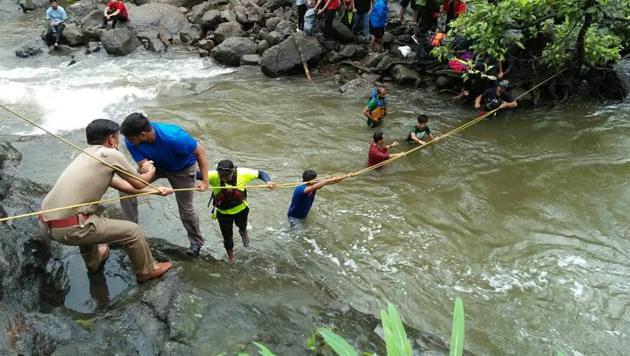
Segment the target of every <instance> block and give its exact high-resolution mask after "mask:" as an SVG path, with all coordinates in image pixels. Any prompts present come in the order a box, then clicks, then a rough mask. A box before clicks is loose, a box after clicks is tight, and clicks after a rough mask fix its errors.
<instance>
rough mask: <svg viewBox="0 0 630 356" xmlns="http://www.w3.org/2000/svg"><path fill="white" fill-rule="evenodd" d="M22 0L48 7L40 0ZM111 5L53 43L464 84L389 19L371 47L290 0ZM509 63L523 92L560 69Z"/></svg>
mask: <svg viewBox="0 0 630 356" xmlns="http://www.w3.org/2000/svg"><path fill="white" fill-rule="evenodd" d="M21 3H22V5H24V6H26V8H29V9H36V11H42V9H41V6H42V4H40V3H39V2H32V1H30V0H21ZM14 6H17V5H14ZM104 6H105V5H104V3H102V2H99V1H94V0H81V1H78V2H75V3H73V4H72V5H70V6H67V12H68V14H69V16H70V21H69V23H68V26H66V29H65V30H64V32H63V34H64V42H65V44H66V45H64V46H62V47H61V48H60V49H57V50H51V51H50V52H49V53H50V54H51V55H58V54H62V55H72V56H73V59H72V61H74V62H76V61H77V60H80V59H81V56H84V55H88V54H90V53H93V52H95V51H99V50H100V49H101V48H103V49H104V50H105V51H107V53H109V54H111V55H115V56H124V55H127V54H129V53H132V52H134V51H137V50H143V49H144V50H146V51H148V52H155V53H163V52H165V51H168V50H169V49H172V48H173V47H178V48H185V49H187V50H189V51H190V52H191V54H193V55H199V56H201V57H208V56H211V57H212V58H214V59H215V60H216V61H217V62H219V63H222V64H224V65H228V66H240V65H258V66H260V68H261V70H262V72H263V73H265V74H266V75H268V76H271V77H277V76H284V75H292V74H300V73H302V74H303V73H304V71H305V69H304V67H303V62H305V63H306V64H307V66H308V67H310V68H311V69H315V72H314V75H315V76H316V77H321V76H331V77H332V78H333V79H334V81H335V83H336V84H338V85H339V86H341V88H340V91H342V92H343V91H344V90H345V87H344V86H343V85H345V84H348V85H350V86H351V87H352V86H358V85H360V86H361V87H362V88H365V87H366V86H368V87H369V86H371V85H373V83H374V82H377V81H378V82H393V83H397V84H399V85H403V86H409V87H429V88H432V89H434V90H435V91H436V92H443V93H450V94H449V95H450V96H454V95H455V94H457V93H460V92H461V90H462V75H461V73H457V72H454V71H452V70H450V69H448V68H447V66H446V63H441V62H439V61H437V60H436V59H435V58H433V57H431V56H430V55H427V54H426V53H425V52H426V51H425V49H424V47H422V46H419V45H418V44H417V43H416V42H415V41H414V40H413V39H412V34H413V29H412V28H411V27H410V26H407V25H406V24H401V23H392V24H389V25H388V27H387V31H386V32H385V36H384V42H385V48H386V51H385V52H382V53H369V52H368V48H367V45H366V43H365V42H364V40H365V39H358V42H357V41H356V39H355V38H354V36H353V34H352V31H351V30H349V29H348V27H346V26H345V25H343V24H342V23H341V22H339V21H338V20H335V22H334V38H335V40H325V39H324V38H323V37H322V36H319V35H318V36H314V37H308V36H306V35H304V34H303V33H296V32H295V29H296V12H295V9H294V5H293V1H290V0H234V1H229V0H208V1H204V2H201V1H200V0H165V1H144V0H142V1H136V2H135V4H132V3H127V5H126V6H127V8H128V12H129V17H130V21H129V22H128V23H124V24H119V25H118V27H117V28H116V29H113V30H105V29H102V28H101V25H102V22H101V18H102V12H103V8H104ZM398 11H399V5H398V3H393V4H391V6H390V18H395V17H396V14H397V13H398ZM39 53H41V52H40V50H39V48H37V46H32V45H28V46H25V47H23V48H19V49H16V54H17V55H18V56H24V57H27V56H32V55H38V54H39ZM74 62H71V63H74ZM504 66H505V74H506V78H508V79H510V81H511V83H512V86H513V88H514V90H515V94H516V95H519V94H521V93H523V92H525V91H526V90H527V89H529V88H531V87H533V86H534V85H536V84H537V83H539V82H540V81H542V80H544V79H545V78H546V77H548V76H550V75H551V74H553V72H552V71H549V70H544V69H542V70H541V69H540V68H539V69H538V70H539V72H537V74H536V75H532V73H531V71H532V69H531V67H530V66H527V65H522V64H520V63H519V62H518V61H517V60H515V59H514V58H512V59H511V60H509V61H508V62H507V63H505V65H504ZM618 74H619V73H618V72H616V71H614V70H612V69H601V70H593V71H591V72H589V73H588V74H587V75H586V82H587V85H585V86H584V88H585V89H584V90H583V94H584V95H585V96H589V95H592V94H591V93H593V92H595V93H596V94H597V95H598V96H600V97H602V98H605V99H612V100H621V99H623V98H624V97H625V96H626V95H627V93H628V91H629V90H628V86H627V84H624V82H623V80H622V79H620V78H619V77H618ZM569 82H570V80H569V79H563V78H562V77H559V78H558V79H556V80H554V81H553V82H551V83H549V84H548V85H546V86H545V87H544V88H542V89H541V90H539V91H537V92H535V93H532V94H531V95H528V96H526V97H524V98H522V100H521V106H525V107H527V106H532V105H539V104H541V103H544V102H548V101H553V102H562V101H564V100H566V99H567V98H568V96H569V94H570V93H574V92H576V89H575V88H574V84H573V83H569ZM481 87H484V86H483V85H482V86H481ZM364 90H365V89H364ZM476 91H479V88H477V89H475V90H473V92H472V93H471V97H472V96H473V95H476V94H477V93H476ZM362 95H366V94H365V93H362ZM469 100H470V98H469Z"/></svg>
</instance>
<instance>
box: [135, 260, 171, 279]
mask: <svg viewBox="0 0 630 356" xmlns="http://www.w3.org/2000/svg"><path fill="white" fill-rule="evenodd" d="M171 267H173V263H172V262H168V261H167V262H159V263H156V264H154V265H153V271H151V272H149V273H136V280H137V281H138V283H142V282H146V281H148V280H150V279H153V278H156V277H160V276H161V275H163V274H164V273H166V271H168V270H169V269H171Z"/></svg>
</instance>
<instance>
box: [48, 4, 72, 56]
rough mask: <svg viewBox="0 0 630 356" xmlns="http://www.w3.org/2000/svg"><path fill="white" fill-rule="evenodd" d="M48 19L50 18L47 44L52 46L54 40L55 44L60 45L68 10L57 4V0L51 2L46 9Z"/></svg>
mask: <svg viewBox="0 0 630 356" xmlns="http://www.w3.org/2000/svg"><path fill="white" fill-rule="evenodd" d="M46 19H47V20H48V30H47V31H46V44H48V45H49V46H50V44H51V43H53V40H54V46H55V47H57V46H59V41H60V40H61V34H62V33H63V29H64V27H66V25H65V23H64V22H65V21H66V19H68V16H67V15H66V10H64V9H63V7H61V6H59V5H57V1H56V0H52V1H51V2H50V7H49V8H48V9H47V10H46Z"/></svg>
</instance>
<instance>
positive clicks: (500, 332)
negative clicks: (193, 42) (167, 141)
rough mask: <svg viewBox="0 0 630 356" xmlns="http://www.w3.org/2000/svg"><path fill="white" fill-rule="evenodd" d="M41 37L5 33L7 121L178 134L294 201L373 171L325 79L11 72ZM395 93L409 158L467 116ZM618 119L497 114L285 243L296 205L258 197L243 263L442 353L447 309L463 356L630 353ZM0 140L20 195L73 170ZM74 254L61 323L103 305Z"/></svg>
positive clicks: (185, 66)
mask: <svg viewBox="0 0 630 356" xmlns="http://www.w3.org/2000/svg"><path fill="white" fill-rule="evenodd" d="M16 24H19V25H20V26H21V27H20V28H19V29H18V28H16ZM38 26H39V19H38V17H37V16H35V15H29V16H27V17H19V18H17V19H13V20H9V21H6V22H4V23H2V24H0V31H2V32H3V33H5V34H6V38H7V39H8V41H1V42H2V44H0V46H1V47H2V49H3V52H4V53H3V54H2V55H0V84H1V85H2V90H1V94H0V103H2V104H5V105H9V106H10V107H12V108H14V109H15V110H17V111H19V112H21V113H24V114H26V115H28V116H29V117H32V118H34V119H35V120H37V121H38V122H40V123H42V124H44V125H46V126H47V127H49V128H51V129H52V130H55V131H57V132H60V133H61V134H62V135H63V136H64V137H66V138H68V139H71V140H73V141H74V142H79V143H80V142H83V140H84V138H83V128H84V127H85V125H86V124H87V123H88V122H89V121H90V120H92V119H94V118H97V117H107V118H112V119H114V120H117V121H121V120H122V118H124V115H125V114H126V113H129V112H131V111H135V110H141V111H144V112H146V113H148V114H149V115H150V116H151V117H152V118H153V119H154V120H157V121H168V122H174V123H177V124H179V125H181V126H182V127H184V128H185V129H187V130H188V131H189V132H190V133H191V134H193V135H194V136H195V137H196V138H197V139H198V140H199V141H200V142H201V143H202V144H203V145H204V146H205V147H206V149H207V150H208V152H209V157H210V163H211V164H213V163H215V162H217V161H218V160H220V159H224V158H230V159H233V160H234V161H235V162H237V164H238V165H239V166H242V167H251V168H259V169H264V170H267V171H268V172H270V173H271V175H272V176H273V178H274V180H276V181H278V182H288V181H296V180H297V179H299V176H300V174H301V172H302V171H303V170H304V169H307V168H308V169H315V170H317V171H318V172H320V174H321V175H330V174H337V173H343V172H349V171H354V170H358V169H360V168H362V167H363V165H364V163H365V161H366V158H367V147H368V145H369V143H370V140H371V135H372V131H370V130H368V129H366V127H365V124H364V122H363V121H362V120H361V116H360V111H361V109H362V106H363V104H364V98H363V97H362V95H367V94H362V95H354V96H341V95H339V93H338V92H337V90H336V89H337V88H336V87H335V86H334V85H333V84H332V80H330V79H327V78H317V79H316V81H315V82H314V83H308V82H306V81H305V80H304V79H303V78H301V77H293V78H281V79H269V78H266V77H264V76H263V75H262V74H261V73H260V71H259V69H258V68H240V69H235V70H232V69H227V68H223V67H220V66H217V65H216V64H214V63H213V62H212V61H211V60H205V59H198V58H194V57H193V56H191V54H188V53H169V54H168V55H166V56H163V57H158V56H154V55H150V54H143V53H136V54H134V55H132V56H130V57H127V58H111V57H107V56H106V55H104V54H96V55H94V56H92V57H88V58H83V59H81V60H80V61H79V63H77V64H76V65H74V66H72V67H67V66H66V63H67V59H65V58H57V57H48V56H46V55H44V56H41V57H39V58H34V59H27V60H18V59H17V58H15V57H13V56H12V50H13V49H15V48H16V47H18V46H19V45H21V44H23V42H25V41H26V40H27V39H30V38H32V37H33V34H36V33H38ZM9 50H11V51H9ZM390 92H391V95H390V106H391V110H390V115H389V118H388V121H387V122H386V123H385V125H384V127H383V130H384V131H385V134H386V139H388V140H398V141H401V143H402V145H401V146H400V149H401V150H405V149H409V148H411V147H412V146H409V145H407V144H406V143H404V142H403V141H404V137H405V136H406V129H407V127H408V125H410V124H412V123H413V118H414V115H416V114H417V113H420V112H423V113H427V114H428V115H429V116H430V117H431V121H430V125H431V128H432V129H433V130H434V131H435V132H436V133H437V134H440V133H443V132H446V131H448V130H449V129H451V128H454V127H456V126H457V125H460V124H462V123H463V122H464V121H465V120H466V119H469V118H470V117H471V116H472V115H473V112H472V111H471V110H470V109H469V108H468V107H463V106H459V105H453V104H452V103H449V102H447V101H445V100H444V98H442V97H438V96H436V95H435V93H433V92H429V91H423V90H409V89H401V88H392V89H391V91H390ZM629 116H630V103H629V102H628V101H626V102H624V103H618V104H610V103H600V102H571V103H567V104H565V105H562V106H559V107H554V108H541V109H535V110H516V111H514V112H512V113H508V114H503V115H501V116H500V117H498V118H496V119H493V120H490V121H487V122H482V123H481V124H479V125H477V126H475V127H473V128H470V129H468V130H466V131H464V132H463V133H461V134H459V135H457V136H455V137H452V138H449V139H448V140H445V141H444V142H441V143H439V144H437V145H434V146H432V147H430V148H428V149H426V150H422V151H420V152H417V153H415V154H413V155H410V156H409V157H407V158H405V159H403V160H399V161H397V162H396V163H394V164H391V165H390V166H388V167H386V168H385V169H383V170H380V171H378V172H373V173H370V174H367V175H364V176H361V177H357V178H354V179H350V180H347V181H344V182H343V183H341V184H339V185H336V186H331V187H327V188H326V189H324V190H323V191H321V192H320V193H318V195H317V198H316V203H315V207H314V209H313V211H312V212H311V215H310V216H309V219H308V220H307V224H306V225H305V226H304V227H303V228H301V229H298V230H290V229H289V228H288V224H287V222H286V210H287V206H288V203H289V201H290V198H291V191H290V190H286V189H279V190H277V191H265V190H252V191H251V192H250V194H249V197H250V198H249V200H250V202H251V211H252V212H251V215H250V216H251V221H250V224H251V228H252V231H251V238H252V247H251V249H250V251H248V252H247V253H245V255H247V254H267V253H273V254H274V255H278V256H282V257H281V258H283V259H286V260H287V261H289V262H290V263H293V264H295V265H299V266H300V267H301V268H302V269H303V270H304V271H308V274H309V278H321V279H322V280H323V281H325V283H326V285H327V286H328V287H329V288H331V290H334V291H335V293H337V294H338V295H339V296H340V297H341V299H342V300H343V301H345V302H347V303H350V304H351V305H352V306H354V307H356V308H358V309H359V310H362V311H364V312H368V313H377V311H378V310H379V309H380V308H382V307H383V306H384V305H385V303H386V301H391V302H393V303H394V304H395V305H397V306H398V308H399V310H400V312H401V314H402V316H403V318H404V320H405V322H407V323H408V324H410V325H413V326H415V327H417V328H418V329H421V330H425V331H430V332H433V333H436V334H438V335H441V336H443V337H445V338H448V335H450V320H451V313H452V302H453V298H454V297H457V296H459V297H461V298H462V299H463V300H464V306H465V311H466V348H467V349H469V350H471V351H473V352H475V353H477V354H489V355H513V354H530V355H540V354H550V353H551V352H552V351H554V350H562V351H564V352H566V353H567V354H574V355H597V354H600V355H601V354H624V353H625V352H626V350H627V349H628V348H629V347H630V341H628V340H629V337H630V335H629V334H630V327H629V325H630V317H629V315H630V314H629V313H628V312H627V310H628V306H629V305H630V302H629V301H630V284H629V282H628V281H629V276H630V266H629V264H628V248H629V247H630V245H629V242H628V237H629V236H630V231H629V227H628V226H629V223H630V218H629V216H628V212H627V211H628V205H629V203H630V185H629V184H628V177H629V176H630V161H629V159H628V152H629V150H630V138H629V137H630V121H629V120H628V119H629ZM0 129H1V131H2V135H3V139H7V140H11V141H12V142H14V144H15V145H16V147H17V148H18V149H19V150H20V151H21V152H22V154H23V156H24V157H23V162H22V165H21V166H20V171H19V172H18V175H20V176H23V177H28V178H31V179H33V180H35V181H37V182H40V183H45V184H53V183H54V181H55V179H56V178H57V177H58V175H59V174H60V172H61V171H62V170H63V168H64V167H65V166H66V165H67V164H68V163H69V162H70V161H71V159H72V158H73V157H75V156H76V153H75V152H73V151H72V150H70V149H69V148H68V147H66V146H64V145H62V144H61V143H59V142H57V141H56V140H54V139H52V138H50V137H49V136H45V135H40V134H37V133H36V132H33V130H32V128H30V127H29V126H27V125H25V124H24V123H22V122H20V121H18V120H17V119H16V118H14V117H12V116H11V115H9V114H7V113H6V112H0ZM110 194H111V193H110ZM208 198H209V196H208V194H199V195H197V197H196V201H195V204H196V207H197V209H198V212H199V214H200V216H201V225H202V230H203V233H204V235H205V237H206V239H207V241H208V242H207V245H206V248H205V253H208V254H211V255H212V256H214V257H216V258H218V259H221V258H225V256H224V251H223V248H222V243H221V240H220V233H219V229H218V226H217V224H216V222H215V221H214V220H212V219H211V218H210V214H209V209H208V208H207V207H206V204H207V201H208ZM140 212H141V222H142V227H143V229H144V230H145V231H146V233H147V234H148V235H150V236H157V237H163V238H165V239H167V240H169V241H171V242H173V243H176V244H179V245H182V246H183V245H185V244H186V243H187V240H186V237H185V233H184V230H183V228H182V226H181V225H180V222H179V219H178V216H177V209H176V204H175V201H174V199H173V198H166V199H161V198H155V197H152V198H146V199H143V200H142V202H141V206H140ZM10 213H17V212H10ZM237 245H238V244H237ZM237 248H238V249H239V250H242V247H240V246H238V247H237ZM239 252H242V251H239ZM68 253H70V255H69V256H70V257H68V259H67V261H68V263H69V266H70V273H69V274H68V276H69V281H68V283H69V292H68V295H67V296H66V306H67V307H68V308H70V309H72V310H75V311H77V312H80V313H85V312H87V313H91V312H94V310H95V308H97V305H98V300H96V298H94V297H93V294H90V293H89V288H87V285H88V283H87V278H86V277H85V275H84V274H83V272H82V271H83V270H82V269H81V268H82V266H81V261H80V258H79V256H78V255H77V254H76V252H72V251H69V252H68ZM73 253H74V254H73ZM247 260H248V259H242V260H241V262H239V263H246V262H245V261H247ZM236 268H237V270H238V264H237V266H236ZM243 271H245V269H243ZM177 273H182V274H183V275H186V276H188V278H189V280H190V283H193V284H198V286H199V287H200V288H208V286H211V285H212V284H213V283H217V282H216V278H219V277H220V275H215V274H212V273H208V272H207V271H203V270H202V269H200V268H199V266H196V265H195V264H194V263H182V264H181V266H180V269H179V270H178V272H177ZM191 276H194V278H191ZM217 276H219V277H217ZM117 278H118V279H117ZM108 281H109V282H110V283H109V290H108V293H109V297H112V298H115V297H116V296H117V295H119V294H121V293H125V292H126V288H125V286H126V285H127V284H126V283H127V281H126V280H125V279H124V278H123V277H120V276H116V275H115V274H113V275H111V276H108ZM235 283H236V282H235ZM260 283H263V285H260ZM264 283H269V285H268V288H269V289H268V290H267V291H266V292H265V293H264V295H265V298H268V299H269V300H267V303H272V304H276V305H282V304H289V305H294V306H296V305H299V304H300V303H301V302H300V301H301V300H303V301H304V302H305V303H317V299H309V298H308V296H306V295H299V293H296V291H295V288H288V286H287V288H288V289H289V290H291V293H289V295H287V294H284V293H283V292H282V291H283V286H282V284H278V283H273V282H271V281H267V282H265V281H262V282H259V283H256V284H255V286H252V288H256V289H257V290H259V289H261V288H265V287H264ZM219 284H220V285H222V286H223V287H225V282H221V283H219ZM239 288H244V289H247V288H248V284H247V283H239ZM272 290H273V291H275V292H274V293H270V291H272ZM255 294H256V293H252V294H251V295H255ZM270 295H273V296H274V297H273V298H271V297H269V296H270ZM105 303H107V302H105ZM228 337H229V336H228Z"/></svg>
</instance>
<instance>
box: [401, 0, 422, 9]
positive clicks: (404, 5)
mask: <svg viewBox="0 0 630 356" xmlns="http://www.w3.org/2000/svg"><path fill="white" fill-rule="evenodd" d="M409 3H411V9H412V10H417V9H418V4H417V3H416V0H400V6H401V7H402V8H403V9H406V8H407V5H409Z"/></svg>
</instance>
